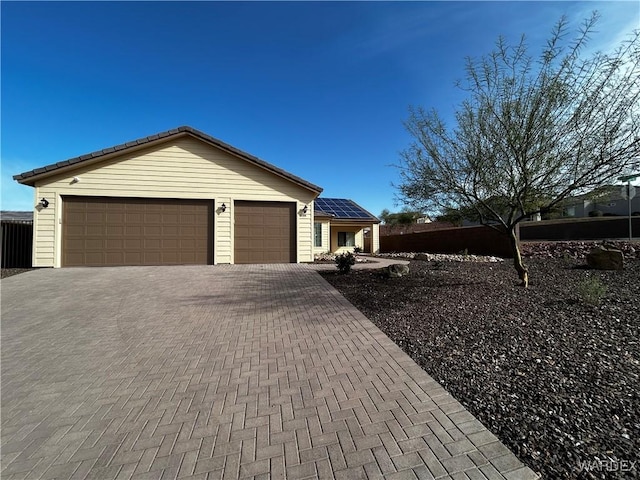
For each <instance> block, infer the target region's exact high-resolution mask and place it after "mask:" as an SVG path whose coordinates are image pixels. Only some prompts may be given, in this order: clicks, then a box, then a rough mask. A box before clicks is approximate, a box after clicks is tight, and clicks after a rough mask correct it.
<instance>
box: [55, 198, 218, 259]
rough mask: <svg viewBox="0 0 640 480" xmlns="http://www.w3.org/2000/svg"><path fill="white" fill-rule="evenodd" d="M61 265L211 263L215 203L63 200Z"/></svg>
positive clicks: (195, 201)
mask: <svg viewBox="0 0 640 480" xmlns="http://www.w3.org/2000/svg"><path fill="white" fill-rule="evenodd" d="M63 205H64V209H63V235H62V251H63V254H62V265H63V266H66V267H71V266H117V265H184V264H211V263H213V262H212V260H213V248H212V245H213V242H212V241H211V239H212V238H213V234H212V232H213V228H212V227H213V202H209V201H206V200H176V199H151V198H107V197H65V198H63Z"/></svg>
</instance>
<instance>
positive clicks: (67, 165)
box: [13, 126, 322, 197]
mask: <svg viewBox="0 0 640 480" xmlns="http://www.w3.org/2000/svg"><path fill="white" fill-rule="evenodd" d="M186 135H190V136H192V137H194V138H197V139H199V140H201V141H203V142H205V143H208V144H210V145H212V146H214V147H216V148H218V149H220V150H223V151H225V152H227V153H229V154H231V155H234V156H236V157H238V158H240V159H242V160H245V161H248V162H249V163H253V164H254V165H256V166H258V167H260V168H263V169H265V170H267V171H269V172H271V173H273V174H275V175H278V176H280V177H282V178H284V179H286V180H289V181H291V182H293V183H295V184H297V185H299V186H301V187H303V188H305V189H307V190H309V191H311V192H313V193H315V194H316V197H317V196H318V195H320V193H322V188H320V187H319V186H317V185H314V184H313V183H310V182H307V181H306V180H304V179H302V178H300V177H298V176H296V175H293V174H291V173H289V172H286V171H285V170H282V169H280V168H278V167H276V166H275V165H271V164H270V163H268V162H265V161H264V160H262V159H260V158H258V157H255V156H253V155H251V154H249V153H246V152H243V151H242V150H239V149H237V148H235V147H233V146H231V145H229V144H227V143H224V142H222V141H221V140H218V139H217V138H214V137H212V136H210V135H207V134H205V133H203V132H201V131H199V130H196V129H195V128H192V127H189V126H182V127H178V128H175V129H172V130H168V131H166V132H161V133H156V134H154V135H150V136H148V137H144V138H140V139H137V140H133V141H131V142H127V143H123V144H120V145H116V146H114V147H109V148H105V149H103V150H98V151H95V152H92V153H88V154H86V155H81V156H79V157H74V158H71V159H69V160H65V161H62V162H57V163H55V164H51V165H46V166H44V167H41V168H37V169H34V170H31V171H28V172H23V173H21V174H18V175H14V176H13V179H14V180H16V181H17V182H18V183H21V184H23V185H29V186H35V183H36V182H37V181H38V180H42V179H43V178H47V177H50V176H53V175H58V174H60V173H64V172H67V171H70V170H74V169H75V168H77V167H78V166H80V165H83V166H86V165H92V164H93V163H97V162H99V161H104V160H106V159H109V158H113V157H115V156H117V155H119V154H121V153H123V152H125V151H128V152H131V151H136V150H139V149H142V148H148V147H149V146H153V145H157V144H161V143H164V142H166V141H168V140H170V139H172V138H177V137H182V136H186Z"/></svg>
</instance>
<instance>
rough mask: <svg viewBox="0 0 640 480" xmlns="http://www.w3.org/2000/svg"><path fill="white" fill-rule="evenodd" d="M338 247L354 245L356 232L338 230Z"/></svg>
mask: <svg viewBox="0 0 640 480" xmlns="http://www.w3.org/2000/svg"><path fill="white" fill-rule="evenodd" d="M338 246H339V247H355V246H356V234H355V233H354V232H338Z"/></svg>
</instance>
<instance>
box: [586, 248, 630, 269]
mask: <svg viewBox="0 0 640 480" xmlns="http://www.w3.org/2000/svg"><path fill="white" fill-rule="evenodd" d="M623 260H624V256H623V255H622V251H620V250H618V249H616V248H610V247H606V246H599V247H596V248H594V249H593V250H591V251H590V252H589V253H588V254H587V265H589V266H590V267H591V268H595V269H596V270H622V269H623Z"/></svg>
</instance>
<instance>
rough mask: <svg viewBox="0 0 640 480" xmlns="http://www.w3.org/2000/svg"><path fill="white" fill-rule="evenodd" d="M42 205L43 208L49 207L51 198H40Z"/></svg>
mask: <svg viewBox="0 0 640 480" xmlns="http://www.w3.org/2000/svg"><path fill="white" fill-rule="evenodd" d="M40 205H42V208H47V207H48V206H49V200H47V199H46V198H44V197H43V198H42V200H40Z"/></svg>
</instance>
